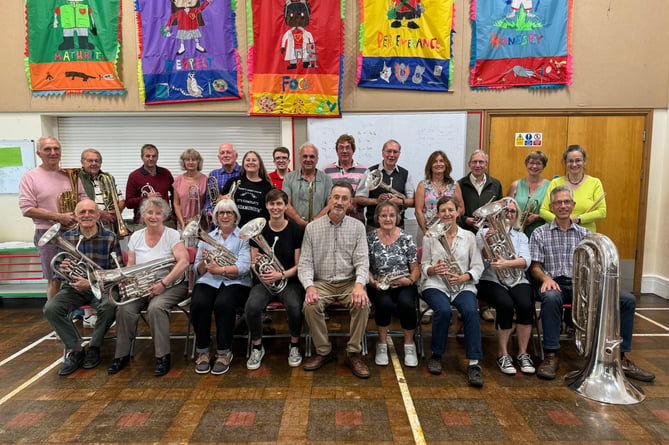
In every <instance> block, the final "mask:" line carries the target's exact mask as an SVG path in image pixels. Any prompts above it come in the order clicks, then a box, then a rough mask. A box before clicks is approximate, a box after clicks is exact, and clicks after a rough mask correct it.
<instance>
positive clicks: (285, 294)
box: [244, 281, 304, 340]
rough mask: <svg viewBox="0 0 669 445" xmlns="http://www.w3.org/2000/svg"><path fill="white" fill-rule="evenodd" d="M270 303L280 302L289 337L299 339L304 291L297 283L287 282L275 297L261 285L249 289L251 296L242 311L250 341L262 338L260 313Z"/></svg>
mask: <svg viewBox="0 0 669 445" xmlns="http://www.w3.org/2000/svg"><path fill="white" fill-rule="evenodd" d="M271 301H280V302H281V304H283V307H284V309H285V310H286V317H287V318H288V330H290V336H291V337H299V336H300V334H301V333H302V305H303V304H304V289H303V288H302V285H301V284H299V282H293V281H289V282H288V284H287V285H286V288H285V289H284V290H282V291H281V292H279V293H278V294H277V295H272V294H270V293H269V291H268V290H267V289H265V286H263V285H262V284H256V285H255V286H253V288H252V289H251V294H250V295H249V299H248V300H247V301H246V307H245V309H244V312H245V313H246V324H247V325H248V327H249V334H250V335H251V340H258V339H260V338H262V313H263V311H264V310H265V307H267V305H268V304H269V303H270V302H271Z"/></svg>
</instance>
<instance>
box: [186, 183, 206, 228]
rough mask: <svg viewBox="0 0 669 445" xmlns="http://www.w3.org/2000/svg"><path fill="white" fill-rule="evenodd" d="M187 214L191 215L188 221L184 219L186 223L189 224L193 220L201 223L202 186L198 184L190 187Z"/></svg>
mask: <svg viewBox="0 0 669 445" xmlns="http://www.w3.org/2000/svg"><path fill="white" fill-rule="evenodd" d="M186 214H187V215H190V216H189V217H188V219H187V220H186V221H184V223H185V224H188V223H189V222H191V221H196V222H197V223H198V224H199V223H200V219H201V218H202V208H201V204H200V187H198V186H197V185H196V184H191V185H190V186H189V187H188V203H187V206H186Z"/></svg>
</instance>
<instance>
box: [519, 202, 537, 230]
mask: <svg viewBox="0 0 669 445" xmlns="http://www.w3.org/2000/svg"><path fill="white" fill-rule="evenodd" d="M538 208H539V201H537V200H536V199H529V200H528V201H527V202H526V203H525V208H523V215H522V216H521V217H520V227H518V231H519V232H524V231H525V227H527V221H529V219H530V215H532V214H533V213H534V212H536V210H537V209H538Z"/></svg>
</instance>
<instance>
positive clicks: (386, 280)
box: [376, 270, 411, 290]
mask: <svg viewBox="0 0 669 445" xmlns="http://www.w3.org/2000/svg"><path fill="white" fill-rule="evenodd" d="M409 276H411V274H410V273H409V272H408V271H406V270H400V271H397V272H394V273H391V274H388V275H380V276H379V278H377V280H376V281H378V282H379V289H380V290H388V289H390V286H391V285H392V284H393V281H395V280H399V279H400V278H406V277H409Z"/></svg>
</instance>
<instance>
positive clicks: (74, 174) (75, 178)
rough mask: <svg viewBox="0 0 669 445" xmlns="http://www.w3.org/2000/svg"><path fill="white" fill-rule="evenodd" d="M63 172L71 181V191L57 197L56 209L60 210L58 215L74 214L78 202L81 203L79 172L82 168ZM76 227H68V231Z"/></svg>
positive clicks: (67, 169)
mask: <svg viewBox="0 0 669 445" xmlns="http://www.w3.org/2000/svg"><path fill="white" fill-rule="evenodd" d="M63 170H64V171H65V174H66V175H67V178H68V179H69V181H70V190H65V191H63V192H61V193H59V194H58V196H57V197H56V208H57V209H58V213H74V209H75V208H76V207H77V202H79V172H80V171H81V168H65V169H63ZM75 225H76V223H75V224H74V225H73V226H71V227H66V229H71V228H73V227H74V226H75Z"/></svg>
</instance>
